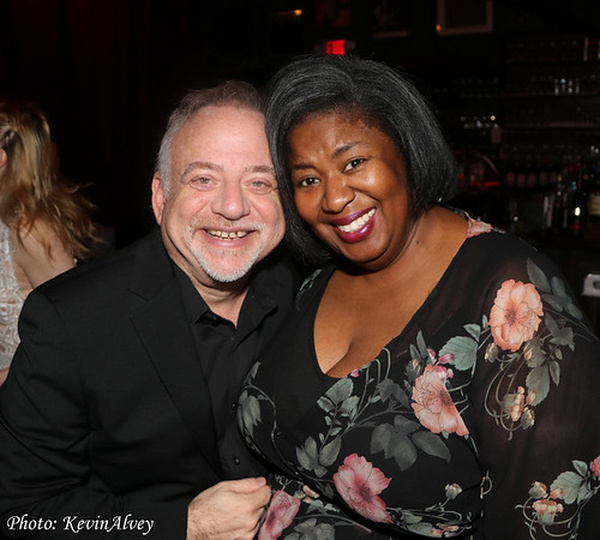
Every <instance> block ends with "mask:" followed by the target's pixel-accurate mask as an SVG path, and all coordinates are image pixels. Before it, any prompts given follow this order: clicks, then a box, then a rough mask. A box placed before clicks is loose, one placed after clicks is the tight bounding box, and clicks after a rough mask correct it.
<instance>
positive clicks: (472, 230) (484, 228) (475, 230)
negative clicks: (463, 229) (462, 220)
mask: <svg viewBox="0 0 600 540" xmlns="http://www.w3.org/2000/svg"><path fill="white" fill-rule="evenodd" d="M491 230H493V227H492V226H491V225H490V224H489V223H485V222H484V221H476V220H474V219H472V218H469V228H468V229H467V238H472V237H473V236H479V235H480V234H484V233H489V232H490V231H491Z"/></svg>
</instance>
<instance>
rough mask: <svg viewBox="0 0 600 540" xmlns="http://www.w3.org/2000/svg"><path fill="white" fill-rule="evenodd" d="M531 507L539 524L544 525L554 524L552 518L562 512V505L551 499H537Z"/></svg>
mask: <svg viewBox="0 0 600 540" xmlns="http://www.w3.org/2000/svg"><path fill="white" fill-rule="evenodd" d="M532 506H533V509H534V510H535V513H536V514H537V517H538V519H539V520H540V523H542V524H544V525H552V523H554V516H556V514H560V513H561V512H562V511H563V505H562V504H560V503H557V502H556V501H553V500H552V499H539V500H537V501H535V502H534V503H533V505H532Z"/></svg>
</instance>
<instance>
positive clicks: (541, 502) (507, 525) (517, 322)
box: [470, 250, 600, 540]
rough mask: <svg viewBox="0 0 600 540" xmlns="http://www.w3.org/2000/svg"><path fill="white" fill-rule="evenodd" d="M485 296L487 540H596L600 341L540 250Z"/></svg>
mask: <svg viewBox="0 0 600 540" xmlns="http://www.w3.org/2000/svg"><path fill="white" fill-rule="evenodd" d="M487 289H488V291H489V292H488V295H487V299H486V300H484V307H483V314H482V319H481V326H480V330H481V333H480V335H478V349H477V361H476V363H475V366H474V367H473V369H474V372H473V381H472V385H471V390H470V401H471V403H472V404H473V409H474V413H475V416H474V424H475V430H476V433H475V440H476V442H477V445H478V449H479V455H480V459H481V464H482V469H483V471H484V473H486V482H485V483H484V486H483V500H484V516H483V519H484V526H483V528H484V530H485V531H486V533H489V534H486V539H487V538H498V539H500V538H502V539H505V538H511V539H514V540H519V539H540V538H544V539H546V538H578V539H579V540H587V539H598V538H600V519H599V518H598V516H599V515H600V514H599V501H598V499H599V497H598V495H597V494H598V491H599V489H600V456H599V454H600V415H599V414H598V410H599V408H600V399H599V395H600V393H599V392H598V389H597V387H596V382H597V381H598V380H600V362H599V358H598V356H599V353H600V342H599V340H598V339H597V337H596V336H594V335H593V333H592V331H591V330H590V328H589V326H588V324H587V322H586V319H585V316H584V315H583V313H582V312H581V310H580V308H579V307H578V306H577V304H576V302H575V301H574V297H573V295H572V293H571V292H570V291H569V290H568V287H567V285H566V284H565V281H564V279H563V277H562V276H561V275H560V274H559V272H558V271H557V270H556V269H555V267H554V265H553V264H551V263H550V262H549V261H547V260H546V259H545V258H544V257H542V256H540V255H539V254H537V252H535V251H534V250H530V252H529V253H528V256H527V257H524V258H519V257H517V258H515V259H511V261H510V262H506V261H505V262H504V264H501V265H499V266H498V269H497V271H496V272H495V274H494V277H493V278H492V280H491V281H490V282H489V286H488V287H487ZM494 535H495V536H494Z"/></svg>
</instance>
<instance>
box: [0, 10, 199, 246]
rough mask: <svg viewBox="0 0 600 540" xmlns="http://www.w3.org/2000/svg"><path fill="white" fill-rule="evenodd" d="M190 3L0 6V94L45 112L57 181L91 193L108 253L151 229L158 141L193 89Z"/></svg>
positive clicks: (195, 53)
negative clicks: (108, 239)
mask: <svg viewBox="0 0 600 540" xmlns="http://www.w3.org/2000/svg"><path fill="white" fill-rule="evenodd" d="M195 4H196V3H194V2H183V1H181V2H168V3H167V2H159V1H154V2H153V1H136V0H0V64H1V66H3V67H1V68H0V94H5V95H17V96H21V97H26V98H29V99H32V100H34V101H37V102H38V103H40V104H41V105H42V106H43V107H44V109H45V110H46V112H47V113H48V115H49V118H50V123H51V126H52V129H53V134H54V138H55V140H56V143H57V146H58V150H59V154H60V156H61V164H62V168H63V172H64V173H65V174H66V175H67V176H68V177H70V178H71V179H72V180H74V181H76V182H78V183H85V184H88V185H89V186H90V187H89V188H88V191H89V194H90V197H92V199H93V200H94V201H95V202H96V204H97V206H98V216H97V220H98V221H99V222H101V223H104V224H106V225H108V226H111V227H114V228H115V230H116V233H117V244H126V243H128V242H129V241H131V240H133V239H135V238H136V237H138V236H140V235H141V234H142V233H143V232H145V231H146V230H147V229H149V228H150V226H151V225H152V224H153V222H154V221H153V217H152V214H151V210H150V196H149V186H150V179H151V176H152V172H153V165H154V156H155V153H156V151H157V148H158V144H159V140H160V136H161V132H162V130H163V128H164V125H165V122H166V119H167V116H168V113H169V111H170V110H171V108H172V107H173V106H174V104H175V103H176V101H177V99H179V98H180V96H181V94H182V93H183V92H184V91H185V89H187V88H189V87H191V86H194V85H198V84H202V77H201V76H199V75H200V74H199V73H198V69H197V68H198V66H199V65H201V62H200V63H199V57H201V56H202V51H201V48H202V43H201V42H199V41H198V39H197V33H196V30H197V28H198V27H200V28H201V27H202V22H199V21H198V17H197V13H196V11H195V10H196V9H197V8H196V7H195ZM167 5H168V8H167ZM198 45H199V46H198Z"/></svg>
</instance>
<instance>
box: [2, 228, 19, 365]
mask: <svg viewBox="0 0 600 540" xmlns="http://www.w3.org/2000/svg"><path fill="white" fill-rule="evenodd" d="M13 255H14V250H13V247H12V245H11V243H10V228H9V227H8V226H7V225H6V224H5V223H3V222H2V221H0V369H6V368H8V367H9V366H10V362H11V360H12V357H13V354H14V352H15V350H16V348H17V346H18V345H19V334H18V332H17V322H18V320H19V314H20V313H21V308H22V307H23V302H24V301H25V294H23V292H22V291H21V288H20V286H19V281H18V280H17V276H16V273H15V265H14V261H13Z"/></svg>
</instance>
